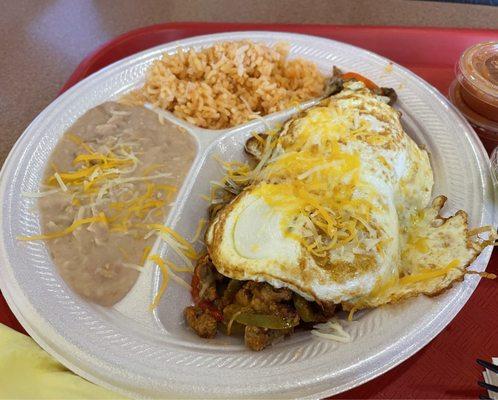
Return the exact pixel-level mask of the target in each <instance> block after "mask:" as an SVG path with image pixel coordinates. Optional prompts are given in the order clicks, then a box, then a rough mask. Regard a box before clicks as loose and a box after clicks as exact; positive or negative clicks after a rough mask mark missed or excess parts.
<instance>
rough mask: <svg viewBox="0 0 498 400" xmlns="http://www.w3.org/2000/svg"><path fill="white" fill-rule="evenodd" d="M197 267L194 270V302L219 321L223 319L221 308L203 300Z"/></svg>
mask: <svg viewBox="0 0 498 400" xmlns="http://www.w3.org/2000/svg"><path fill="white" fill-rule="evenodd" d="M197 270H198V269H197V268H196V270H195V271H194V274H193V276H192V298H193V299H194V303H195V304H196V305H197V306H199V307H200V308H201V309H202V310H204V311H207V312H208V313H209V314H211V316H212V317H214V318H215V319H216V320H217V321H223V314H222V313H221V311H220V310H218V309H217V308H216V307H215V306H214V305H213V304H212V303H211V302H209V301H206V300H201V298H200V296H199V293H200V283H201V281H200V278H199V275H198V273H197Z"/></svg>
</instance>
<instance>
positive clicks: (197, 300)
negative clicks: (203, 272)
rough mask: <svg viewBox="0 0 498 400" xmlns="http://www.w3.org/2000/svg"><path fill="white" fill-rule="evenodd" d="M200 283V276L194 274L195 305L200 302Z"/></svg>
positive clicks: (193, 291) (193, 292)
mask: <svg viewBox="0 0 498 400" xmlns="http://www.w3.org/2000/svg"><path fill="white" fill-rule="evenodd" d="M200 282H201V281H200V279H199V276H198V275H197V274H196V273H195V272H194V275H193V276H192V298H193V299H194V303H197V302H199V291H200V290H201V289H200V288H199V284H200Z"/></svg>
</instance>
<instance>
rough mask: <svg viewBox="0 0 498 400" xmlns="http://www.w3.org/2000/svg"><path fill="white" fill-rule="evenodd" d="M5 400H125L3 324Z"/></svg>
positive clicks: (0, 394)
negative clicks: (91, 381)
mask: <svg viewBox="0 0 498 400" xmlns="http://www.w3.org/2000/svg"><path fill="white" fill-rule="evenodd" d="M0 398H1V399H122V398H123V397H121V396H119V395H117V394H115V393H112V392H110V391H108V390H107V389H104V388H101V387H100V386H97V385H94V384H93V383H90V382H88V381H87V380H85V379H83V378H80V377H79V376H78V375H75V374H73V373H72V372H71V371H69V370H68V369H67V368H66V367H64V366H63V365H62V364H60V363H59V362H57V361H56V360H55V359H53V358H52V357H51V356H50V355H49V354H48V353H46V352H45V351H44V350H43V349H42V348H41V347H39V346H38V345H37V344H36V343H35V341H34V340H33V339H31V338H30V337H28V336H25V335H23V334H22V333H19V332H16V331H14V330H13V329H10V328H8V327H7V326H5V325H2V324H0Z"/></svg>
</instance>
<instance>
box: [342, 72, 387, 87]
mask: <svg viewBox="0 0 498 400" xmlns="http://www.w3.org/2000/svg"><path fill="white" fill-rule="evenodd" d="M341 78H342V79H344V80H348V79H356V80H357V81H360V82H363V83H364V84H365V86H366V87H367V88H369V89H371V90H375V89H378V88H379V87H378V86H377V85H376V84H375V83H373V82H372V81H371V80H370V79H368V78H365V77H364V76H363V75H360V74H358V73H356V72H346V73H344V74H342V75H341Z"/></svg>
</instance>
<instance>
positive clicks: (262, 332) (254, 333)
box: [244, 326, 271, 351]
mask: <svg viewBox="0 0 498 400" xmlns="http://www.w3.org/2000/svg"><path fill="white" fill-rule="evenodd" d="M244 341H245V343H246V346H247V347H249V348H250V349H251V350H254V351H261V350H263V349H264V348H265V347H267V346H269V345H270V344H271V337H270V333H269V329H264V328H258V327H256V326H246V330H245V333H244Z"/></svg>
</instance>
